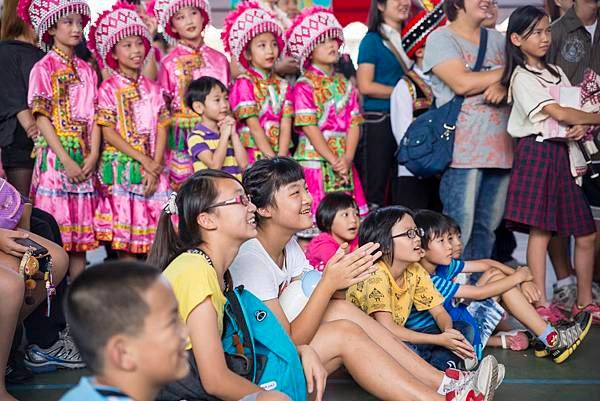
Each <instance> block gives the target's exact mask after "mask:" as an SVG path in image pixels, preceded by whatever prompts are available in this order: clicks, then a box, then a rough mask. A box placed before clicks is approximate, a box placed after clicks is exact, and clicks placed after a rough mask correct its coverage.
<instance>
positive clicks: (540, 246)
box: [527, 227, 552, 306]
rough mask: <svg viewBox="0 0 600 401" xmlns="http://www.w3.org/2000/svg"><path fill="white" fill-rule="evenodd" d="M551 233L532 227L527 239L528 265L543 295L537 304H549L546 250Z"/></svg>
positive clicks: (534, 281)
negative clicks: (547, 296)
mask: <svg viewBox="0 0 600 401" xmlns="http://www.w3.org/2000/svg"><path fill="white" fill-rule="evenodd" d="M551 236H552V235H551V234H550V233H549V232H548V231H543V230H539V229H537V228H534V227H531V228H530V230H529V241H527V265H528V266H529V268H530V269H531V273H532V274H533V283H534V284H535V285H536V286H537V287H538V288H539V290H540V292H541V293H542V296H541V297H540V300H539V302H538V303H537V304H536V306H546V305H548V299H547V298H546V251H547V249H548V243H549V242H550V238H551Z"/></svg>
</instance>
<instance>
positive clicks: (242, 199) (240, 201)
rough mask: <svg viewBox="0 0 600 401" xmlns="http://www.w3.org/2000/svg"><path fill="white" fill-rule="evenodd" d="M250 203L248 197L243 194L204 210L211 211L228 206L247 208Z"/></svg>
mask: <svg viewBox="0 0 600 401" xmlns="http://www.w3.org/2000/svg"><path fill="white" fill-rule="evenodd" d="M250 202H251V199H250V195H247V194H243V195H238V196H236V197H235V198H232V199H227V200H226V201H223V202H219V203H215V204H213V205H210V206H209V207H207V208H206V210H208V209H213V208H215V207H221V206H229V205H242V206H248V205H249V204H250Z"/></svg>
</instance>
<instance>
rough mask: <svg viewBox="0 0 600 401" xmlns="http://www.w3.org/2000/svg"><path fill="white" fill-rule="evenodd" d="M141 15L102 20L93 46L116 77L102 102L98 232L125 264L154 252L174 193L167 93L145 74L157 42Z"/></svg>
mask: <svg viewBox="0 0 600 401" xmlns="http://www.w3.org/2000/svg"><path fill="white" fill-rule="evenodd" d="M135 10H136V9H135V6H131V5H129V4H126V3H118V4H116V5H115V6H114V7H113V8H112V10H110V11H106V12H104V13H103V14H101V15H100V16H99V17H98V19H97V20H96V23H95V24H94V26H92V28H91V29H90V41H89V44H90V50H91V51H92V53H94V55H95V56H96V59H97V60H98V64H99V65H100V66H102V67H104V66H106V67H107V68H108V69H110V70H111V72H112V74H111V76H110V77H109V78H108V79H106V80H105V81H104V82H102V85H101V86H100V90H99V94H98V105H97V114H96V121H97V122H98V125H100V126H102V132H103V136H104V149H103V152H102V158H101V162H100V168H99V174H98V176H99V178H100V183H101V189H102V191H101V193H100V197H99V198H100V200H99V205H98V208H97V210H96V215H95V218H94V228H95V230H96V238H97V239H98V240H101V241H108V242H112V248H113V249H114V250H116V251H118V252H119V254H120V256H131V255H133V254H145V253H147V252H148V251H149V249H150V246H151V245H152V242H153V240H154V233H155V231H156V226H157V224H158V218H159V216H160V212H161V210H162V205H164V204H165V203H166V202H167V201H168V199H169V195H170V191H171V190H170V185H169V179H168V176H167V173H166V172H163V155H164V153H165V148H166V145H167V128H166V127H167V126H168V124H169V121H170V120H169V113H168V111H167V107H166V105H165V101H164V97H163V91H162V89H161V88H160V86H158V84H156V83H155V82H153V81H151V80H150V79H148V78H146V77H144V76H143V75H142V74H141V69H142V67H143V65H144V60H145V59H146V58H147V57H148V54H149V52H150V50H151V48H152V47H151V46H152V38H151V37H150V33H149V32H148V29H147V28H146V25H145V24H144V22H143V21H142V19H141V18H140V17H139V16H138V14H137V13H136V11H135Z"/></svg>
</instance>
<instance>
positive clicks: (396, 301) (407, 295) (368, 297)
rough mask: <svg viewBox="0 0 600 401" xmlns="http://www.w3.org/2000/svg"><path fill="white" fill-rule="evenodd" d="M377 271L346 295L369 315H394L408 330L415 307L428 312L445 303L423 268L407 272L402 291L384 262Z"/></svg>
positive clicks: (349, 289) (408, 268)
mask: <svg viewBox="0 0 600 401" xmlns="http://www.w3.org/2000/svg"><path fill="white" fill-rule="evenodd" d="M377 267H378V269H377V271H376V272H375V273H373V274H372V275H371V276H370V277H369V278H368V279H366V280H365V281H363V282H360V283H357V284H354V285H353V286H352V287H350V288H348V290H347V291H346V300H347V301H350V302H352V303H353V304H354V305H356V306H358V307H359V308H360V309H362V310H363V312H366V313H367V314H369V315H371V314H373V313H375V312H390V313H391V314H392V316H393V318H394V323H396V324H397V325H400V326H404V323H405V322H406V319H408V315H409V314H410V310H411V308H412V306H413V304H414V305H415V308H416V309H417V310H418V311H424V310H429V309H431V308H433V307H434V306H438V305H441V304H442V303H443V302H444V297H443V296H442V295H441V294H440V293H439V292H438V291H437V290H436V289H435V287H434V285H433V282H432V281H431V278H430V277H429V273H427V271H426V270H425V269H424V268H423V266H421V265H420V264H418V263H412V264H410V265H408V267H407V268H406V270H404V273H402V274H403V275H404V280H403V282H402V287H400V286H398V284H397V283H396V280H394V277H392V274H391V273H390V270H389V268H388V267H387V265H386V264H385V263H384V262H379V263H377Z"/></svg>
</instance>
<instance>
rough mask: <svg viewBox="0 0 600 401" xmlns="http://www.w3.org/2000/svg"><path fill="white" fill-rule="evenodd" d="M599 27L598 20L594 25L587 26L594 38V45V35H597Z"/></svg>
mask: <svg viewBox="0 0 600 401" xmlns="http://www.w3.org/2000/svg"><path fill="white" fill-rule="evenodd" d="M597 26H598V20H596V21H595V22H594V23H593V24H592V25H586V26H585V29H586V31H588V32H589V33H590V35H591V36H592V43H594V35H595V34H596V27H597Z"/></svg>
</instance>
